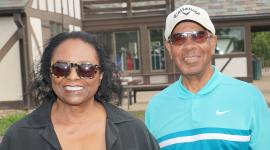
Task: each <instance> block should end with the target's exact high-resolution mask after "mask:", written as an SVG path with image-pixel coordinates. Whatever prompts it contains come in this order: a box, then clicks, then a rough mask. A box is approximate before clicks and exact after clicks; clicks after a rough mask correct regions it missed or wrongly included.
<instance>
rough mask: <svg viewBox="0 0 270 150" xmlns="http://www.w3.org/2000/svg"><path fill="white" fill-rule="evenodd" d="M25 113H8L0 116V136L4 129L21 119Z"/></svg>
mask: <svg viewBox="0 0 270 150" xmlns="http://www.w3.org/2000/svg"><path fill="white" fill-rule="evenodd" d="M25 115H26V113H16V114H10V115H7V116H5V117H3V118H0V136H3V135H4V134H5V132H6V130H7V129H8V128H9V127H10V126H11V125H12V124H13V123H15V122H16V121H18V120H20V119H22V118H23V117H24V116H25Z"/></svg>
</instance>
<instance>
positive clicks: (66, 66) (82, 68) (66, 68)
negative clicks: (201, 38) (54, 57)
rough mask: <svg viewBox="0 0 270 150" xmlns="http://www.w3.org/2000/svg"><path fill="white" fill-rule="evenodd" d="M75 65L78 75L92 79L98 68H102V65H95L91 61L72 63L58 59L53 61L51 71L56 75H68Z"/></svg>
mask: <svg viewBox="0 0 270 150" xmlns="http://www.w3.org/2000/svg"><path fill="white" fill-rule="evenodd" d="M73 67H75V69H76V72H77V75H78V76H79V77H80V78H89V79H92V78H94V77H95V75H96V73H97V71H98V70H101V66H100V65H93V64H91V63H89V62H81V63H70V62H65V61H56V62H55V63H51V73H52V74H53V75H55V76H56V77H67V76H68V75H69V74H70V72H71V68H73Z"/></svg>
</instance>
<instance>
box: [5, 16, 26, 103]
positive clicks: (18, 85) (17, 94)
mask: <svg viewBox="0 0 270 150" xmlns="http://www.w3.org/2000/svg"><path fill="white" fill-rule="evenodd" d="M0 26H1V30H2V31H5V32H1V36H0V48H2V47H3V46H4V44H5V43H6V42H7V41H8V39H9V38H10V37H11V36H12V35H13V34H14V33H15V32H16V31H17V26H16V25H15V23H14V20H13V17H0ZM19 52H20V49H19V42H18V41H17V42H16V43H15V44H14V45H13V47H12V48H11V49H10V50H9V51H8V53H7V54H6V55H5V57H4V58H3V59H2V60H1V61H0V70H1V74H0V83H1V84H0V91H1V92H0V101H14V100H22V79H21V67H20V53H19Z"/></svg>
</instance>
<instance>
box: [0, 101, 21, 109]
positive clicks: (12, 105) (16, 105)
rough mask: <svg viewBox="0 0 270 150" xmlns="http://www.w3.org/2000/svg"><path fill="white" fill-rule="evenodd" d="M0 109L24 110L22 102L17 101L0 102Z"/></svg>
mask: <svg viewBox="0 0 270 150" xmlns="http://www.w3.org/2000/svg"><path fill="white" fill-rule="evenodd" d="M0 109H24V102H23V101H22V100H18V101H0Z"/></svg>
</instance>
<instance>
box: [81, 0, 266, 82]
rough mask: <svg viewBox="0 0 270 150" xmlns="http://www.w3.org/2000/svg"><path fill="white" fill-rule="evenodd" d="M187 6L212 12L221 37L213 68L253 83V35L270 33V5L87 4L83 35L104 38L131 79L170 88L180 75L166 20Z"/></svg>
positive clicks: (256, 0)
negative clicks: (167, 46) (168, 47)
mask: <svg viewBox="0 0 270 150" xmlns="http://www.w3.org/2000/svg"><path fill="white" fill-rule="evenodd" d="M183 4H192V5H197V6H200V7H202V8H204V9H206V10H207V11H208V12H209V14H210V17H211V19H212V20H213V23H214V25H215V27H216V35H217V37H218V44H217V47H216V54H215V57H214V59H213V64H215V65H216V67H217V68H218V69H219V70H220V71H221V72H223V73H225V74H227V75H229V76H232V77H235V78H239V79H241V80H244V81H248V82H252V50H251V33H252V32H255V31H259V30H263V31H266V30H269V27H270V9H269V8H270V2H269V1H266V0H246V1H243V0H234V1H226V0H219V1H216V2H213V1H210V0H205V1H195V0H187V1H181V0H107V1H99V0H83V1H82V29H83V30H84V31H87V32H91V33H94V34H96V35H97V36H98V37H99V39H100V41H101V43H102V44H103V45H105V48H106V49H107V52H108V53H109V54H110V56H111V59H112V60H114V62H115V63H116V65H117V67H118V68H119V70H121V71H122V74H123V75H122V76H123V77H125V78H126V79H128V80H130V81H132V80H135V81H138V82H137V84H142V85H149V86H151V85H154V84H169V83H171V82H173V81H175V80H177V79H178V76H179V72H178V71H177V69H176V67H175V66H174V64H173V63H172V61H171V60H170V58H169V57H168V53H167V51H166V50H165V49H164V35H163V33H164V25H165V19H166V16H167V15H168V14H169V13H170V12H171V11H172V10H174V8H177V7H179V6H181V5H183ZM131 83H132V84H134V83H135V82H131Z"/></svg>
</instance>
